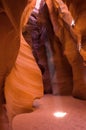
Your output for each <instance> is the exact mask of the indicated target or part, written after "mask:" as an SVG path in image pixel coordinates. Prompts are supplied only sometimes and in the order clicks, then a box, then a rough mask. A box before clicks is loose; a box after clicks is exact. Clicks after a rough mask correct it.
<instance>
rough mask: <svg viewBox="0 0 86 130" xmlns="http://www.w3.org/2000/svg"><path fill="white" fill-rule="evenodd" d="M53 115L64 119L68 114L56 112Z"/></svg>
mask: <svg viewBox="0 0 86 130" xmlns="http://www.w3.org/2000/svg"><path fill="white" fill-rule="evenodd" d="M53 115H54V116H55V117H58V118H63V117H65V116H66V115H67V113H66V112H55V113H54V114H53Z"/></svg>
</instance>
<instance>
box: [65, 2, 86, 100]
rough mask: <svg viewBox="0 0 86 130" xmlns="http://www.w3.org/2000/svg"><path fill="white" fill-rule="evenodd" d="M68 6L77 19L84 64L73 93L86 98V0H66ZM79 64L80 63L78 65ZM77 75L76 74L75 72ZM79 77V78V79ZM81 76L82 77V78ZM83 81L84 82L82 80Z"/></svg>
mask: <svg viewBox="0 0 86 130" xmlns="http://www.w3.org/2000/svg"><path fill="white" fill-rule="evenodd" d="M65 1H66V3H67V5H68V8H69V10H70V12H71V14H72V16H73V18H74V20H75V27H74V30H75V31H76V33H77V34H78V37H79V42H81V46H82V49H81V51H80V55H81V57H82V62H83V65H81V67H80V68H79V70H80V69H81V76H80V73H79V74H78V75H77V78H76V81H75V82H76V83H75V84H76V85H75V86H74V88H73V95H74V96H75V97H79V98H82V99H86V96H85V93H86V67H85V66H86V65H85V64H84V60H86V38H85V37H86V22H85V19H86V1H85V0H83V2H82V1H81V0H75V1H74V0H70V1H68V0H65ZM77 66H78V65H77ZM75 75H76V74H75ZM78 77H79V79H78ZM80 77H81V78H80ZM82 81H83V82H82Z"/></svg>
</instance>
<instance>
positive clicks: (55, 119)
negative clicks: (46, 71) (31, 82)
mask: <svg viewBox="0 0 86 130" xmlns="http://www.w3.org/2000/svg"><path fill="white" fill-rule="evenodd" d="M34 105H35V106H36V110H35V111H34V112H32V113H26V114H20V115H17V116H16V117H15V118H14V120H13V130H86V101H83V100H79V99H75V98H73V97H72V96H53V95H45V96H44V97H43V98H42V99H41V100H36V101H35V103H34Z"/></svg>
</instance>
